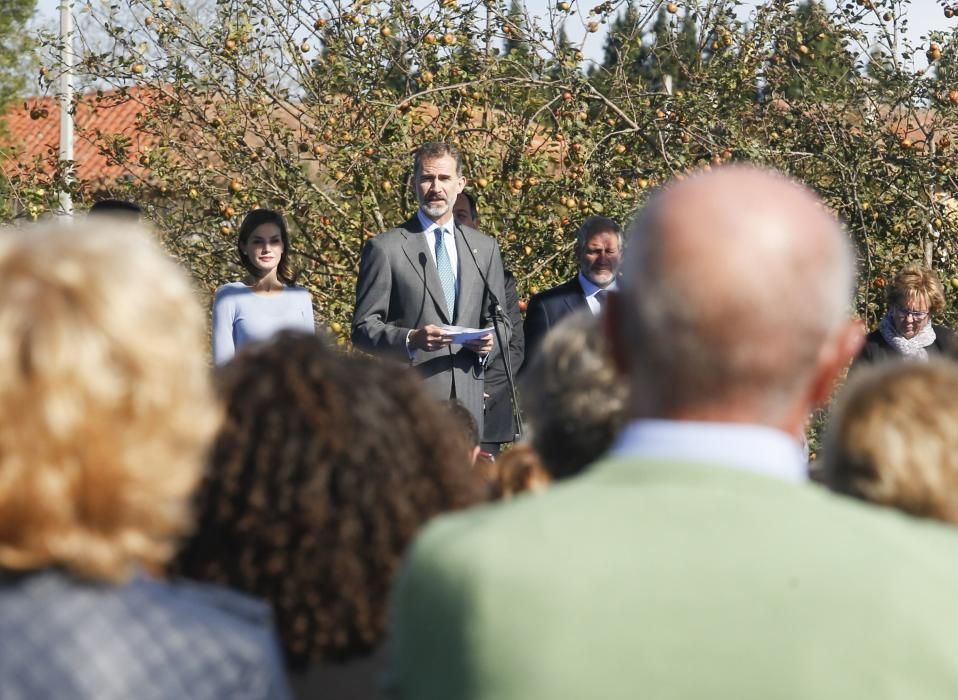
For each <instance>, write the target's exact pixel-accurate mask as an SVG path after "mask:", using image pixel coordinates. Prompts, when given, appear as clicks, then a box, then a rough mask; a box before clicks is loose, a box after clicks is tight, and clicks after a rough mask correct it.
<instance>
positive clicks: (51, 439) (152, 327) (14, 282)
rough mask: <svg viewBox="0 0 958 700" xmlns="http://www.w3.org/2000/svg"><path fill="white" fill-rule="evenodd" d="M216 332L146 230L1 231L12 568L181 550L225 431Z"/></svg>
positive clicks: (122, 563)
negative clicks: (212, 367)
mask: <svg viewBox="0 0 958 700" xmlns="http://www.w3.org/2000/svg"><path fill="white" fill-rule="evenodd" d="M205 341H206V330H205V315H204V313H203V311H202V309H201V307H200V306H199V305H198V303H197V301H196V299H194V296H193V292H192V289H191V287H190V284H189V281H188V280H187V278H186V277H185V275H184V274H183V273H182V272H181V271H180V270H179V268H178V267H177V266H176V265H175V264H174V263H173V261H172V260H170V259H169V258H168V257H167V256H166V255H165V254H164V253H163V252H162V251H161V250H160V249H159V248H158V247H157V245H156V244H155V243H153V242H152V240H151V239H150V235H149V233H148V232H147V231H146V230H145V229H142V228H141V227H139V226H138V225H135V224H132V223H126V224H118V223H114V222H105V221H97V222H95V223H94V222H92V221H91V222H88V223H86V224H85V225H78V226H74V227H70V228H64V227H59V226H56V225H53V226H49V227H45V228H37V229H32V230H17V231H14V230H12V229H11V230H7V231H3V230H0V569H6V570H15V571H30V570H36V569H41V568H45V567H51V566H60V567H64V568H66V569H68V570H69V571H71V572H73V573H75V574H77V575H80V576H82V577H85V578H90V579H103V580H110V581H121V580H123V579H124V578H126V577H127V576H128V575H129V574H130V573H131V571H132V570H133V569H134V568H135V566H136V565H144V566H146V567H148V568H157V567H159V566H161V565H162V564H163V563H164V562H165V561H166V560H167V559H168V558H169V556H170V555H171V553H172V549H173V544H174V540H175V539H176V538H177V536H179V535H180V534H182V533H184V531H185V530H186V528H187V524H188V505H189V503H188V502H189V498H190V496H191V494H192V491H193V489H194V486H195V484H196V482H197V480H198V478H199V476H200V469H201V465H202V461H203V458H204V455H205V451H206V449H207V445H208V443H209V441H210V439H211V437H212V435H213V433H214V432H215V430H216V429H217V427H218V425H219V411H218V410H217V408H216V403H215V402H214V399H213V394H212V389H211V383H210V379H209V369H208V365H207V362H206V356H207V353H206V342H205Z"/></svg>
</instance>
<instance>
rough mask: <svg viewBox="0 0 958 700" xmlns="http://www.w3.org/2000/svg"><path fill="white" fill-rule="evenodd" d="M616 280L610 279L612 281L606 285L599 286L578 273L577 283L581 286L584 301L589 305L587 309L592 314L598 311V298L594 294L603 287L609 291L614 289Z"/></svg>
mask: <svg viewBox="0 0 958 700" xmlns="http://www.w3.org/2000/svg"><path fill="white" fill-rule="evenodd" d="M617 282H618V280H612V283H611V284H610V285H609V286H608V287H600V286H599V285H597V284H596V283H595V282H593V281H592V280H590V279H589V278H588V277H586V276H585V275H583V274H582V273H581V272H580V273H579V284H580V285H581V286H582V296H584V297H585V303H586V304H588V305H589V309H590V310H591V311H592V313H593V314H598V313H599V311H600V309H599V300H598V299H596V298H595V295H596V294H598V293H599V292H601V291H602V290H603V289H608V290H610V291H611V290H613V289H615V288H616V283H617Z"/></svg>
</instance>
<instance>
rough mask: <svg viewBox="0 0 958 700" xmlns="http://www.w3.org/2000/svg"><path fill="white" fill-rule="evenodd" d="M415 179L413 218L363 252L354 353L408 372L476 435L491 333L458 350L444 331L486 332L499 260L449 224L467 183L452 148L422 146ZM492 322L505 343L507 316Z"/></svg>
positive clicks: (497, 288) (489, 246)
mask: <svg viewBox="0 0 958 700" xmlns="http://www.w3.org/2000/svg"><path fill="white" fill-rule="evenodd" d="M413 173H414V178H413V179H414V188H415V192H416V198H417V200H418V202H419V209H418V211H416V213H415V215H413V217H412V218H411V219H409V221H407V222H406V223H404V224H402V225H401V226H398V227H396V228H393V229H390V230H389V231H386V232H384V233H381V234H379V235H378V236H375V237H374V238H371V239H370V240H369V241H367V242H366V245H365V246H364V247H363V252H362V256H361V259H360V261H359V277H358V279H357V281H356V307H355V309H354V311H353V324H352V340H353V344H354V345H356V346H357V347H359V348H361V349H364V350H367V351H370V352H375V353H380V354H384V355H389V356H392V357H394V358H396V359H400V360H403V361H404V362H408V363H410V364H412V365H413V366H414V367H416V368H417V369H418V370H419V372H420V374H422V376H423V378H424V379H425V382H426V387H427V389H428V390H429V391H430V393H432V394H433V395H434V396H436V397H437V398H439V399H450V398H455V399H458V400H459V401H460V402H461V403H462V404H463V405H464V406H465V407H466V408H467V409H469V412H470V413H472V415H473V416H475V418H476V422H477V424H478V425H479V429H480V431H481V430H482V398H483V397H482V394H483V375H484V368H485V364H486V362H488V361H489V359H491V357H493V356H494V355H495V354H496V353H497V352H498V348H497V346H496V343H495V334H494V333H493V332H491V331H490V332H489V333H485V334H483V335H481V336H480V337H478V338H473V339H469V340H464V341H463V342H461V343H460V342H456V341H457V339H456V338H455V337H454V336H453V334H451V333H450V332H449V331H447V330H445V329H444V326H449V325H456V326H464V327H468V328H491V326H492V312H493V309H492V308H491V304H490V298H491V297H490V291H491V292H492V293H494V294H495V297H496V298H497V299H500V300H502V299H505V291H504V289H503V271H502V257H501V255H500V253H499V246H498V245H497V244H496V242H495V241H494V240H493V239H492V238H490V237H488V236H486V235H484V234H482V233H480V232H479V231H476V230H475V229H472V228H469V227H467V226H459V225H456V223H455V220H454V219H453V204H454V203H455V201H456V197H457V196H458V195H459V193H460V192H462V190H463V188H464V187H465V184H466V180H465V178H464V177H463V176H462V156H461V155H460V153H459V150H458V149H457V148H456V147H455V146H453V145H451V144H448V143H442V142H430V143H426V144H424V145H423V146H421V147H420V148H419V149H418V150H417V151H416V156H415V161H414V164H413ZM500 323H501V330H502V342H503V343H506V344H508V342H509V334H510V328H511V326H510V323H509V320H508V317H503V319H502V321H501V322H500Z"/></svg>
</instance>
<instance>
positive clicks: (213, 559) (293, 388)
mask: <svg viewBox="0 0 958 700" xmlns="http://www.w3.org/2000/svg"><path fill="white" fill-rule="evenodd" d="M221 388H222V392H223V397H224V399H225V402H226V406H227V419H226V422H225V424H224V427H223V429H222V431H221V433H220V434H219V436H218V437H217V439H216V441H215V444H214V448H213V453H212V463H211V465H210V469H209V473H208V474H207V475H206V478H205V479H204V482H203V484H202V486H201V488H200V491H199V494H198V504H197V506H198V519H197V529H196V534H195V535H194V536H193V537H192V538H191V539H190V540H189V541H187V542H186V543H185V545H184V547H183V548H182V550H181V552H180V554H179V556H178V558H177V560H176V562H175V565H174V573H176V574H179V575H181V576H186V577H189V578H194V579H199V580H204V581H213V582H217V583H221V584H226V585H228V586H231V587H233V588H237V589H239V590H243V591H246V592H248V593H251V594H253V595H256V596H259V597H261V598H264V599H266V600H267V601H269V602H270V603H271V604H272V606H273V610H274V614H275V617H276V623H277V626H278V629H279V634H280V637H281V640H282V643H283V647H284V650H285V652H286V658H287V663H288V665H289V666H290V667H292V668H301V667H303V666H305V665H306V663H307V662H308V661H309V660H311V659H320V658H323V659H332V660H344V659H347V658H350V657H355V656H361V655H363V654H365V653H367V652H369V651H371V650H373V649H374V648H375V647H377V645H379V643H380V642H381V640H382V638H383V635H384V630H385V626H386V608H387V598H388V594H389V591H390V586H391V583H392V580H393V577H394V575H395V574H396V572H397V570H398V568H399V564H400V560H401V557H402V555H403V552H404V550H405V548H406V546H407V545H408V544H409V542H410V540H411V539H412V537H413V535H414V534H415V533H416V532H417V530H418V529H419V528H420V527H421V526H422V525H423V524H424V523H425V522H426V521H427V520H429V519H430V518H431V517H433V516H434V515H436V514H438V513H441V512H443V511H447V510H453V509H458V508H462V507H465V506H468V505H471V504H473V503H475V502H477V501H479V500H481V499H482V493H483V492H482V485H481V483H480V481H479V480H478V478H477V476H476V475H475V474H474V473H473V472H472V471H470V469H469V466H468V465H467V464H465V463H464V460H465V455H466V454H467V448H466V446H465V445H464V444H463V443H462V438H461V437H459V433H458V432H457V431H456V430H455V428H454V427H450V425H449V423H448V420H449V419H448V417H447V416H446V415H444V413H443V411H442V409H441V408H440V407H439V405H438V403H436V402H434V401H433V400H432V399H431V398H430V397H428V396H427V395H426V394H425V393H424V391H423V389H422V388H421V385H420V382H419V381H418V379H417V378H416V377H415V376H414V375H413V374H412V373H411V371H410V370H408V369H406V368H404V367H401V366H398V365H393V364H387V363H385V362H383V361H382V360H377V359H374V358H370V357H366V356H361V355H345V354H342V353H340V352H339V351H337V350H336V349H335V348H332V347H329V345H328V344H327V343H326V342H324V341H322V340H320V339H318V338H316V337H314V336H307V335H300V334H294V333H282V334H279V335H278V336H277V337H276V339H275V340H274V341H273V342H271V343H268V344H265V345H263V346H260V347H257V348H250V349H249V350H248V351H247V352H244V353H242V354H240V355H238V356H237V358H236V360H235V361H234V362H233V363H231V364H230V365H228V366H226V367H224V368H223V371H222V374H221Z"/></svg>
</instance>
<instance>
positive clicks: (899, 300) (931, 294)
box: [886, 263, 945, 316]
mask: <svg viewBox="0 0 958 700" xmlns="http://www.w3.org/2000/svg"><path fill="white" fill-rule="evenodd" d="M922 298H924V299H925V301H927V302H928V311H929V313H930V314H931V315H932V316H937V315H938V314H940V313H941V312H942V310H944V308H945V287H944V285H942V283H941V280H940V279H938V275H936V274H935V273H934V271H932V270H929V269H928V268H926V267H922V266H921V265H917V264H915V263H910V264H908V265H905V266H904V267H903V268H902V269H901V270H899V271H898V274H896V275H895V279H894V280H892V283H891V284H890V285H888V291H887V293H886V299H887V300H888V306H889V307H891V306H903V305H905V304H907V303H908V302H909V301H911V300H912V299H922Z"/></svg>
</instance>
